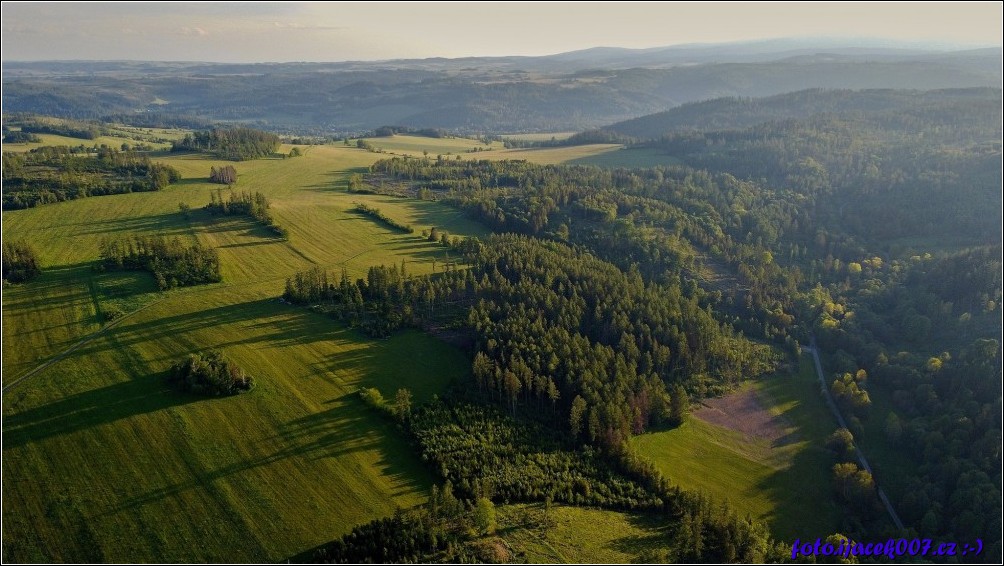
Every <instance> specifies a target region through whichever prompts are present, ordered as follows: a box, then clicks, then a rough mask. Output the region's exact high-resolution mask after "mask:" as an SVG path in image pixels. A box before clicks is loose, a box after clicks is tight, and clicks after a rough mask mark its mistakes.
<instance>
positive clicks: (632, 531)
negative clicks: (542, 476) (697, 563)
mask: <svg viewBox="0 0 1004 566" xmlns="http://www.w3.org/2000/svg"><path fill="white" fill-rule="evenodd" d="M498 536H499V537H500V538H502V539H503V540H504V541H505V542H506V543H507V544H508V545H509V547H510V549H511V550H512V552H513V554H516V555H518V557H519V558H522V559H523V560H525V561H526V562H527V563H530V564H585V563H593V564H637V563H640V562H650V561H651V560H652V558H653V557H655V556H658V554H657V553H658V552H659V550H660V549H665V547H666V546H667V540H668V535H667V533H666V526H665V524H664V523H662V522H661V521H660V520H659V519H657V518H654V517H652V516H647V515H642V514H632V513H621V512H618V511H607V510H602V509H590V508H584V507H570V506H567V505H555V506H553V507H552V508H551V509H550V510H549V511H546V512H545V511H544V506H543V505H541V504H534V505H506V506H500V507H498Z"/></svg>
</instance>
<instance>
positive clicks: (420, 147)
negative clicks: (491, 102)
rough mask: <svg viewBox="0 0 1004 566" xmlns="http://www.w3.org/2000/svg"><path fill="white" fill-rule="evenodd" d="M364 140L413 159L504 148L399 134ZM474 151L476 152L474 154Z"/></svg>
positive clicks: (465, 141)
mask: <svg viewBox="0 0 1004 566" xmlns="http://www.w3.org/2000/svg"><path fill="white" fill-rule="evenodd" d="M363 139H364V141H365V142H366V143H368V144H369V145H371V146H372V147H375V148H379V149H382V150H383V151H385V152H386V153H391V154H394V155H408V156H411V157H423V156H425V155H426V154H428V156H429V157H432V158H435V157H436V156H437V155H444V156H445V155H455V154H462V155H464V157H465V158H467V157H468V155H470V156H477V155H479V152H484V151H492V150H499V149H502V148H503V145H502V142H497V141H496V142H491V143H490V144H485V143H484V142H482V141H479V140H473V139H470V138H430V137H425V136H411V135H407V134H398V135H393V136H387V137H374V138H363ZM350 143H351V142H350ZM472 150H475V151H473V153H472ZM478 150H479V151H478Z"/></svg>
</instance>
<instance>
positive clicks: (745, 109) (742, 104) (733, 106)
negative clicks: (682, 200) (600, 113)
mask: <svg viewBox="0 0 1004 566" xmlns="http://www.w3.org/2000/svg"><path fill="white" fill-rule="evenodd" d="M1000 96H1001V94H1000V89H993V88H971V89H950V90H944V89H943V90H932V91H923V92H921V91H913V90H903V89H895V90H894V89H881V90H879V89H871V90H849V89H834V90H827V89H806V90H799V91H796V92H788V93H784V94H778V95H775V96H768V97H764V98H751V97H722V98H715V99H712V100H705V101H701V102H691V103H687V104H683V105H680V106H678V107H676V108H673V109H671V110H667V111H665V112H659V113H656V114H649V115H647V116H641V117H639V118H633V119H631V120H626V121H624V122H618V123H616V124H611V125H610V126H607V127H605V128H603V129H604V130H607V131H611V132H615V133H617V134H621V135H625V136H630V137H633V138H637V139H639V140H652V139H657V138H660V137H662V136H665V135H668V134H672V133H678V132H682V131H688V130H696V131H701V132H707V131H714V130H730V129H739V128H748V127H750V126H756V125H758V124H763V123H766V122H771V121H778V120H790V119H802V118H808V117H810V116H813V115H815V114H821V113H832V114H839V115H845V116H846V115H859V116H866V115H873V114H883V113H889V112H896V111H903V110H905V109H908V108H913V109H915V110H920V109H921V108H926V109H928V110H935V109H937V107H938V106H944V105H950V104H959V103H972V104H976V105H980V106H985V105H987V104H988V103H996V104H997V105H998V106H999V104H1000Z"/></svg>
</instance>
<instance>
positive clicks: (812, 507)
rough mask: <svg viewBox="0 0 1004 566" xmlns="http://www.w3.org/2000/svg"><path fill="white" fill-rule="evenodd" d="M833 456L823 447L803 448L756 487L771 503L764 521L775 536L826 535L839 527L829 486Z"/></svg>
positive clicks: (802, 537)
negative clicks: (788, 462)
mask: <svg viewBox="0 0 1004 566" xmlns="http://www.w3.org/2000/svg"><path fill="white" fill-rule="evenodd" d="M832 458H833V456H832V455H831V453H830V452H829V451H828V450H826V449H824V448H821V447H813V446H806V447H803V448H801V449H800V450H799V451H798V452H796V453H795V455H794V456H793V457H792V459H791V464H790V465H789V466H788V467H787V468H785V469H782V470H778V471H776V472H774V473H772V474H770V475H769V476H767V477H766V478H764V479H763V480H762V481H760V482H759V483H758V484H757V485H756V486H755V488H756V490H758V491H762V492H763V493H765V494H766V495H767V497H768V498H769V499H770V500H771V501H773V502H774V509H773V511H772V512H771V513H770V515H769V516H768V517H766V520H767V523H768V526H769V527H770V528H771V531H772V534H773V535H774V536H775V537H780V538H782V539H785V540H789V539H794V538H801V539H807V538H815V537H820V536H821V537H826V536H827V535H829V534H831V533H833V532H835V531H836V530H837V529H838V527H839V526H840V525H839V521H840V510H839V507H838V506H837V504H836V502H835V501H834V498H833V490H832V488H831V487H830V477H831V474H830V468H831V466H832Z"/></svg>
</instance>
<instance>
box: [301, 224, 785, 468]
mask: <svg viewBox="0 0 1004 566" xmlns="http://www.w3.org/2000/svg"><path fill="white" fill-rule="evenodd" d="M450 249H451V250H452V251H453V252H454V254H455V255H454V257H455V258H456V259H458V260H461V263H462V264H463V265H466V266H468V267H467V268H466V269H458V268H457V266H453V267H451V264H447V266H446V267H445V271H444V272H443V273H439V274H436V275H433V276H423V277H409V276H407V274H406V273H405V272H404V266H403V265H402V267H401V268H400V269H399V268H398V267H397V266H390V267H386V266H380V267H372V268H370V269H369V272H368V274H367V277H366V279H357V280H356V281H355V282H353V281H351V280H350V279H349V278H348V277H347V276H346V274H345V273H344V272H343V274H342V276H341V278H340V279H338V280H336V278H334V277H330V276H329V274H328V273H327V272H325V271H323V270H320V269H317V268H315V269H312V270H310V271H307V272H302V273H298V274H296V275H295V276H294V277H292V278H290V279H289V280H287V282H286V289H285V292H284V297H285V299H286V300H288V301H290V302H293V303H300V304H310V305H315V306H317V307H318V308H320V309H322V310H325V311H327V312H330V313H332V314H333V315H335V316H337V317H339V318H341V319H343V320H347V321H349V322H350V323H354V324H359V325H360V326H361V327H362V328H363V330H366V331H367V332H369V333H370V334H371V335H375V336H382V335H386V333H387V332H390V331H392V330H394V329H396V328H400V327H403V326H418V327H422V326H425V325H431V324H433V323H441V322H442V321H443V320H453V321H454V323H455V324H457V325H460V326H461V327H462V328H464V329H466V331H467V332H469V333H470V335H471V336H472V337H473V338H474V340H473V343H474V352H473V354H474V361H473V373H474V377H475V382H476V384H477V387H479V388H480V389H481V390H483V391H486V392H488V394H489V396H490V397H491V398H493V399H495V400H496V401H497V402H499V403H500V404H503V405H504V406H506V407H507V408H509V409H510V410H511V411H513V412H515V410H516V408H517V407H520V406H522V407H525V408H526V409H527V410H530V411H532V412H535V413H540V414H543V415H546V416H547V417H548V418H550V419H552V421H553V422H555V423H557V424H559V426H560V427H561V428H562V429H563V430H566V431H568V432H569V433H570V435H571V436H572V437H573V438H577V439H580V440H584V441H586V442H589V443H592V444H595V445H598V446H603V447H606V448H609V449H612V450H617V449H619V447H621V446H622V444H623V443H624V442H625V441H626V440H627V439H628V438H629V437H630V436H631V435H633V434H638V433H641V432H643V431H644V430H646V429H648V428H649V427H651V426H652V425H654V424H657V423H660V422H664V421H668V422H673V423H677V424H678V423H679V422H680V421H681V420H682V418H683V414H684V413H685V406H686V399H687V396H688V395H689V394H696V395H699V396H704V395H708V394H711V393H715V392H720V391H724V390H726V389H728V388H730V387H732V386H734V385H735V384H737V383H739V381H740V380H741V379H743V378H744V377H746V376H755V375H759V374H761V373H764V372H767V371H770V370H771V369H772V368H773V367H774V363H775V362H776V355H775V354H774V353H773V352H772V351H771V350H770V349H769V348H767V347H765V346H762V345H758V344H755V343H753V342H751V341H749V340H747V339H745V338H743V337H742V336H741V335H739V334H737V333H735V332H734V331H732V330H731V329H729V328H728V327H727V326H725V325H721V324H720V323H719V322H717V321H716V320H715V318H714V316H713V315H712V314H711V313H710V312H709V310H708V309H707V308H706V307H703V306H702V305H700V304H699V302H698V300H697V298H696V297H693V296H692V297H687V296H686V295H685V294H684V292H683V291H682V289H681V288H680V287H679V285H678V283H677V284H660V283H656V282H648V283H646V282H645V281H644V279H643V278H642V277H641V275H640V274H639V273H638V272H637V271H634V272H630V273H624V272H622V271H620V270H619V269H617V268H616V267H615V266H614V265H612V264H610V263H607V262H604V261H602V260H599V259H597V258H595V257H593V256H592V255H591V254H587V253H584V252H582V251H578V250H576V249H574V248H570V247H568V246H566V245H564V244H560V243H556V242H546V241H542V240H538V239H535V238H530V237H525V236H518V235H512V234H509V235H500V236H493V237H491V238H489V239H488V240H486V241H484V242H480V241H478V240H476V239H467V240H463V241H459V240H458V241H457V242H456V243H455V245H453V244H451V248H450ZM688 392H689V393H688Z"/></svg>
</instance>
